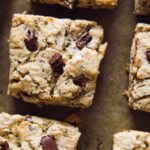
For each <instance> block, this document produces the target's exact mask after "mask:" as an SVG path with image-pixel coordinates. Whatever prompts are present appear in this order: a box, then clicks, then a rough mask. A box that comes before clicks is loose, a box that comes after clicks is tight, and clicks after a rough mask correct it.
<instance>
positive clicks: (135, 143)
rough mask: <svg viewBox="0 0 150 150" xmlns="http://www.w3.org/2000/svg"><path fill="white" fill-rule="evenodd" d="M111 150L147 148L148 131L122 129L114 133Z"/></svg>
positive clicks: (141, 149) (148, 142) (149, 146)
mask: <svg viewBox="0 0 150 150" xmlns="http://www.w3.org/2000/svg"><path fill="white" fill-rule="evenodd" d="M113 141H114V144H113V150H149V149H150V133H148V132H141V131H133V130H128V131H123V132H119V133H117V134H115V135H114V140H113Z"/></svg>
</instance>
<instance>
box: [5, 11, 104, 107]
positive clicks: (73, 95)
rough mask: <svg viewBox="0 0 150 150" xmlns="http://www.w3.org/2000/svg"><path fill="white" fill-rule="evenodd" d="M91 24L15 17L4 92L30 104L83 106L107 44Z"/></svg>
mask: <svg viewBox="0 0 150 150" xmlns="http://www.w3.org/2000/svg"><path fill="white" fill-rule="evenodd" d="M102 40H103V29H102V27H101V26H98V25H97V24H96V22H92V21H85V20H70V19H56V18H52V17H44V16H33V15H24V14H15V15H14V17H13V23H12V29H11V35H10V40H9V43H10V62H11V65H10V76H9V86H8V94H9V95H12V96H14V97H16V98H22V99H23V100H24V101H26V102H30V103H35V104H40V105H41V104H47V105H49V104H52V105H66V106H72V107H88V106H90V105H91V104H92V101H93V97H94V93H95V87H96V80H97V76H98V74H99V66H100V63H101V60H102V58H103V57H104V54H105V50H106V46H107V44H106V43H105V44H102Z"/></svg>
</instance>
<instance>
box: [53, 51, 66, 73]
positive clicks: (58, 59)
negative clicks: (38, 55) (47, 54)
mask: <svg viewBox="0 0 150 150" xmlns="http://www.w3.org/2000/svg"><path fill="white" fill-rule="evenodd" d="M50 64H51V67H52V69H53V71H54V72H56V73H58V74H62V73H63V67H64V65H65V63H64V61H63V58H62V55H61V54H59V53H56V54H54V55H53V56H52V58H51V60H50Z"/></svg>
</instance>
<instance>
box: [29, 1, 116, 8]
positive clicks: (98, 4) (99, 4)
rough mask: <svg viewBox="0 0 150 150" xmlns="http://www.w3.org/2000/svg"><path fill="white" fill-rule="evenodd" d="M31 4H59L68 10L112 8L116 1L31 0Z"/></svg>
mask: <svg viewBox="0 0 150 150" xmlns="http://www.w3.org/2000/svg"><path fill="white" fill-rule="evenodd" d="M32 1H33V2H40V3H47V4H60V5H63V6H66V7H68V8H71V9H72V8H74V7H83V8H89V7H90V8H114V7H115V6H117V3H118V0H32Z"/></svg>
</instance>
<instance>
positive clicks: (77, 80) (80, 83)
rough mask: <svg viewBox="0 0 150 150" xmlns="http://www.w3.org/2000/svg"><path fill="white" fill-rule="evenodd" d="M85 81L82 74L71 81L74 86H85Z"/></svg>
mask: <svg viewBox="0 0 150 150" xmlns="http://www.w3.org/2000/svg"><path fill="white" fill-rule="evenodd" d="M86 81H87V78H86V77H85V76H84V75H83V74H81V75H79V76H77V77H75V78H74V79H73V82H74V84H76V85H78V86H85V85H86Z"/></svg>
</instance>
